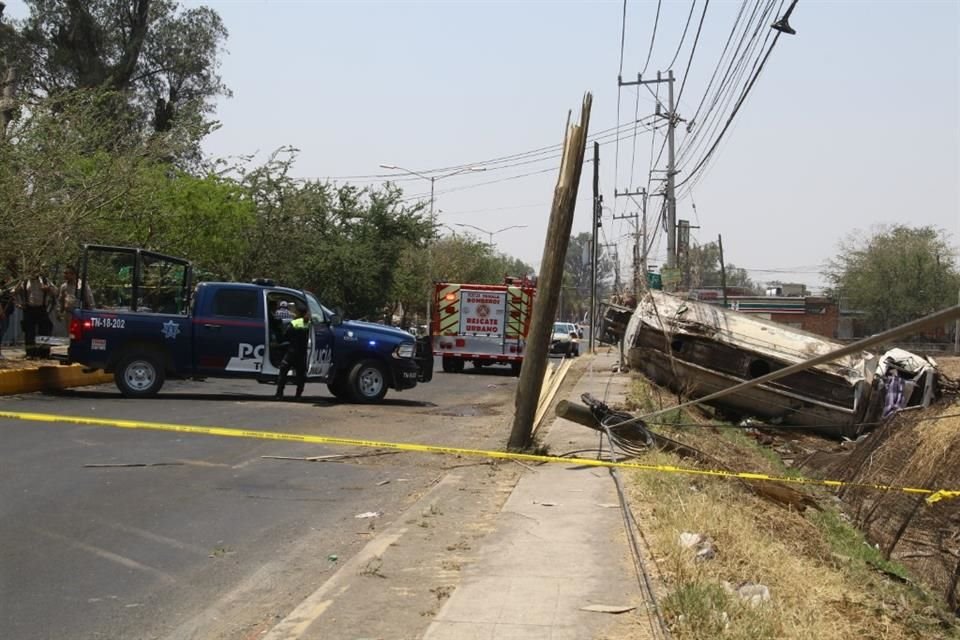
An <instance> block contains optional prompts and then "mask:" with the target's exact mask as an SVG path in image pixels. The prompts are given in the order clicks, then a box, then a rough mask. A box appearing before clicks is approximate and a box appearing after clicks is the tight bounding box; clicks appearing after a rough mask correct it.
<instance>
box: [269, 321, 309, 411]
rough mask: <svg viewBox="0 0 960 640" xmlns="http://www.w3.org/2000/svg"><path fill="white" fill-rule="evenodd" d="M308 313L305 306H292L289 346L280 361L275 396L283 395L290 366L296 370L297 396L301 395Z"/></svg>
mask: <svg viewBox="0 0 960 640" xmlns="http://www.w3.org/2000/svg"><path fill="white" fill-rule="evenodd" d="M310 326H311V324H310V314H309V313H308V312H307V309H306V307H304V306H303V305H302V304H301V303H297V305H296V306H295V307H294V312H293V320H291V321H290V324H289V325H287V330H286V338H287V342H288V343H289V346H288V347H287V351H286V353H284V354H283V360H281V361H280V376H279V377H278V378H277V393H276V398H278V399H279V398H282V397H283V388H284V386H286V383H287V372H289V371H290V368H291V367H292V368H294V369H296V370H297V397H298V398H299V397H300V396H302V395H303V385H304V384H305V383H306V381H307V350H308V349H309V345H310V343H309V338H310Z"/></svg>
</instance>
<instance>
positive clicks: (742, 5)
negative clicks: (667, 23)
mask: <svg viewBox="0 0 960 640" xmlns="http://www.w3.org/2000/svg"><path fill="white" fill-rule="evenodd" d="M746 7H747V0H743V2H741V3H740V11H738V12H737V19H736V20H735V21H734V23H733V27H731V29H730V35H728V36H727V42H726V43H725V44H724V45H723V51H722V52H721V53H720V58H718V59H717V64H716V66H715V67H714V68H713V74H711V76H710V82H708V83H707V88H706V90H705V91H704V92H703V97H702V98H700V104H698V105H697V110H696V112H695V113H694V114H693V117H692V118H690V121H689V124H688V125H687V128H688V129H689V128H690V127H692V126H693V125H694V123H695V122H696V121H697V118H698V117H699V116H700V109H702V108H703V103H704V102H705V101H706V99H707V96H708V95H710V89H711V88H712V87H713V81H714V80H715V79H716V77H717V72H718V71H719V70H720V67H721V66H722V64H723V59H724V58H725V57H726V55H727V49H729V48H730V42H731V41H732V40H733V36H734V34H735V33H736V31H737V26H738V25H739V24H740V19H741V18H742V17H743V10H744V9H746Z"/></svg>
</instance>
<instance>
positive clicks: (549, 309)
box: [507, 93, 593, 450]
mask: <svg viewBox="0 0 960 640" xmlns="http://www.w3.org/2000/svg"><path fill="white" fill-rule="evenodd" d="M592 104H593V96H592V95H591V94H590V93H587V94H586V95H585V96H584V97H583V106H582V107H581V108H580V124H578V125H571V124H570V115H569V113H568V114H567V129H566V135H565V136H564V141H563V160H562V162H561V164H560V175H559V177H558V178H557V186H556V187H555V188H554V190H553V207H552V208H551V211H550V223H549V226H548V228H547V238H546V242H545V243H544V246H543V259H542V262H541V265H540V274H539V277H538V279H537V298H536V302H534V304H533V318H532V320H531V322H530V333H529V334H528V335H527V346H526V351H525V353H524V356H523V367H522V368H521V369H520V381H519V382H518V384H517V396H516V403H515V407H516V411H515V413H514V416H513V429H512V430H511V431H510V440H509V442H508V443H507V446H508V447H509V448H510V449H513V450H518V449H524V448H526V447H527V445H529V444H530V438H531V434H532V432H533V422H534V418H535V417H536V413H537V404H538V401H539V399H540V387H541V385H542V383H543V376H544V374H545V373H546V370H547V358H548V357H549V355H550V334H551V328H552V326H553V319H554V317H555V316H556V314H557V302H558V298H559V295H560V291H561V286H562V280H563V264H564V261H565V260H566V257H567V245H568V244H569V243H570V229H571V228H572V227H573V212H574V209H575V207H576V204H577V190H578V188H579V186H580V173H581V171H582V170H583V156H584V153H585V151H586V145H587V130H588V127H589V125H590V106H591V105H592ZM591 330H593V327H592V326H591Z"/></svg>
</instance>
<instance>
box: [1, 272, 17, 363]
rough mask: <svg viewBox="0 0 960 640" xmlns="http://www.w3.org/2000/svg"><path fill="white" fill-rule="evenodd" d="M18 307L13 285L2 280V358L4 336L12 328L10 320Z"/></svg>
mask: <svg viewBox="0 0 960 640" xmlns="http://www.w3.org/2000/svg"><path fill="white" fill-rule="evenodd" d="M16 309H17V306H16V303H15V301H14V295H13V287H12V286H11V285H10V283H3V282H0V358H2V357H3V353H2V352H3V336H4V335H6V333H7V329H9V328H10V321H11V320H13V314H14V311H16Z"/></svg>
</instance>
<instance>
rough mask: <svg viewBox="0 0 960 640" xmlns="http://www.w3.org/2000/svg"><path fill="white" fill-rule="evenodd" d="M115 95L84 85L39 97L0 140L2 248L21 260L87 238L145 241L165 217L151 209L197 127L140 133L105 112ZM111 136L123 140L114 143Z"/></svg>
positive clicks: (73, 248) (54, 253)
mask: <svg viewBox="0 0 960 640" xmlns="http://www.w3.org/2000/svg"><path fill="white" fill-rule="evenodd" d="M113 97H114V96H113V94H112V93H110V92H94V91H79V92H71V93H65V94H62V95H60V96H58V97H56V98H47V99H45V100H42V101H39V102H37V103H35V104H34V105H33V106H32V107H31V109H30V110H29V111H28V113H27V114H26V115H25V117H23V118H20V119H18V120H15V121H14V122H13V123H11V125H10V127H9V129H8V131H7V134H8V135H7V137H6V138H5V139H4V140H0V228H2V229H3V230H4V233H3V234H2V235H0V251H3V253H4V255H12V256H16V257H17V259H18V261H19V262H20V264H21V267H27V266H30V267H31V268H33V267H35V266H36V265H38V264H40V263H41V262H52V260H51V257H55V258H60V257H64V256H73V255H75V254H76V252H77V247H78V246H79V245H80V244H81V243H83V242H99V243H106V242H115V241H122V240H128V239H131V238H135V239H141V240H142V239H146V240H148V241H149V240H150V236H149V230H150V228H151V226H152V225H154V224H162V223H163V220H162V219H161V218H159V217H157V210H156V209H154V210H148V207H149V206H151V203H152V202H154V200H157V199H159V195H158V194H159V192H160V191H164V190H167V189H168V188H169V187H170V184H171V181H173V179H174V178H175V177H176V176H177V173H176V171H175V170H173V169H172V168H171V167H170V166H169V164H168V162H167V159H168V158H170V157H171V156H178V155H180V154H181V153H182V152H183V151H184V150H185V149H188V148H191V147H193V145H194V144H195V141H196V139H197V133H196V131H195V130H191V129H189V128H184V127H181V126H180V125H179V124H178V125H177V126H175V127H174V128H173V129H171V130H170V131H168V132H165V133H163V134H160V135H154V136H151V137H149V138H148V139H143V138H142V137H141V136H140V135H139V134H138V133H136V132H133V131H130V130H128V129H125V128H123V127H121V128H119V129H118V128H116V127H115V126H114V125H115V122H114V121H109V120H103V119H102V118H101V114H102V105H103V103H104V102H105V101H106V102H110V101H111V100H112V99H113ZM108 140H120V143H119V144H117V145H115V146H114V148H113V149H111V150H108V149H107V146H108V145H107V141H108ZM147 213H151V214H153V215H151V216H147V215H146V214H147ZM141 227H143V228H145V229H146V231H144V230H143V229H141ZM145 233H146V234H147V236H146V238H144V234H145Z"/></svg>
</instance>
